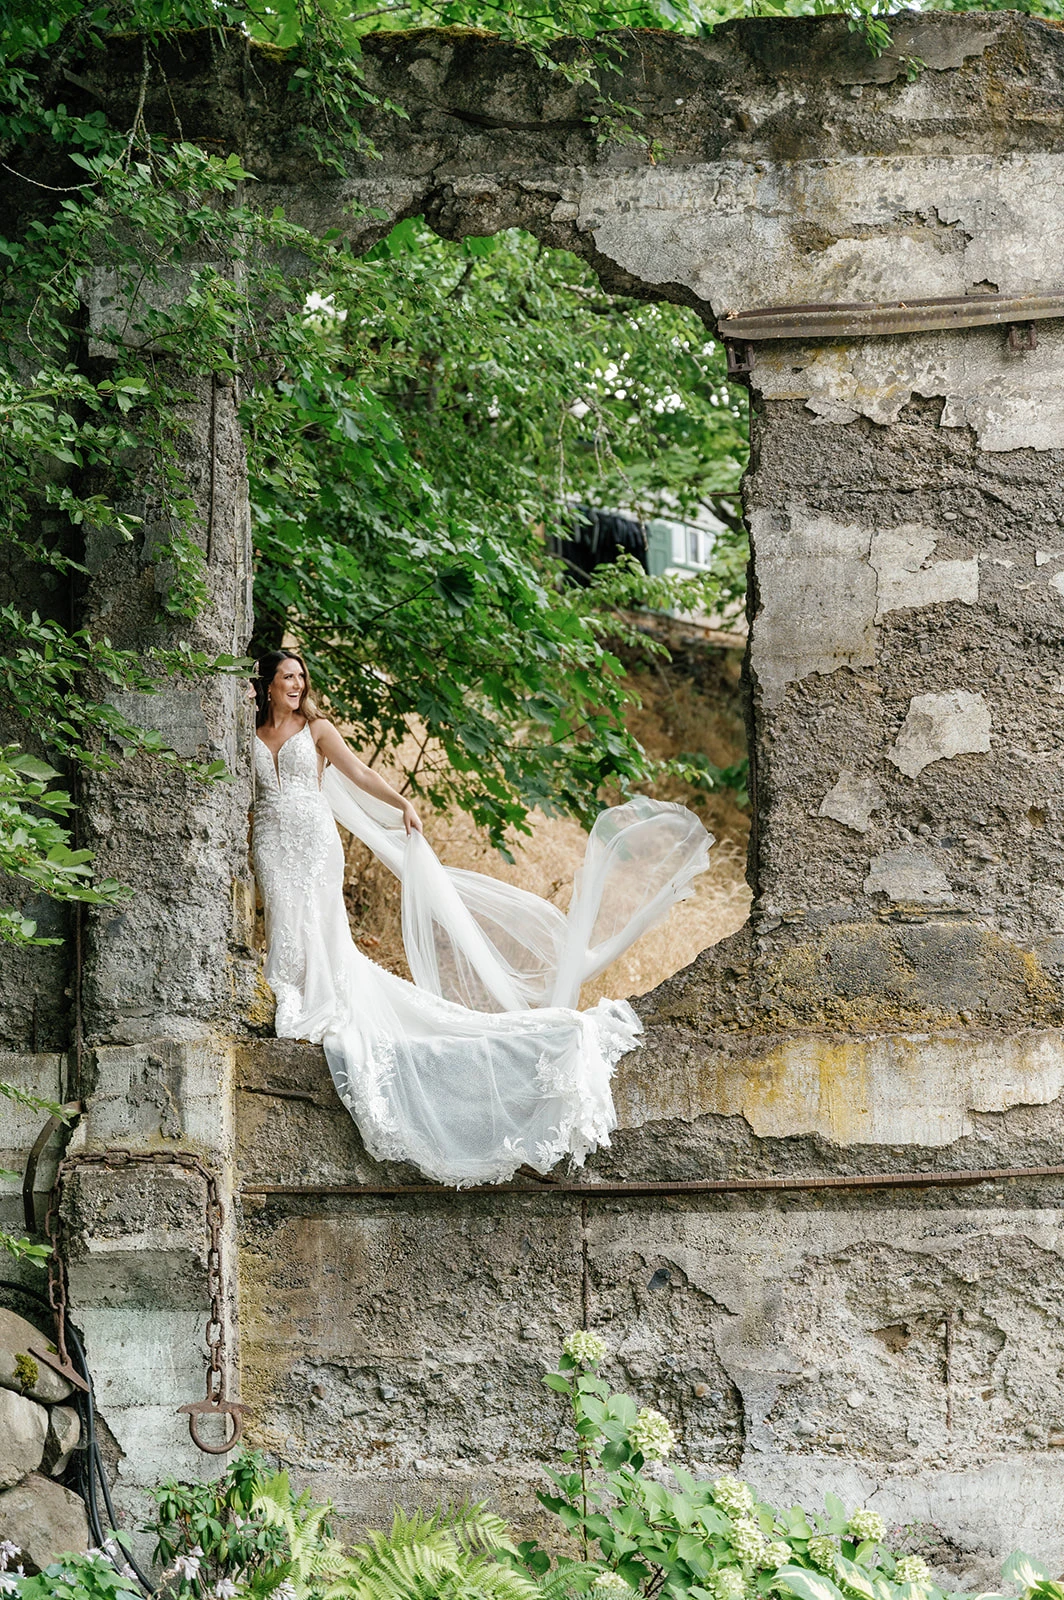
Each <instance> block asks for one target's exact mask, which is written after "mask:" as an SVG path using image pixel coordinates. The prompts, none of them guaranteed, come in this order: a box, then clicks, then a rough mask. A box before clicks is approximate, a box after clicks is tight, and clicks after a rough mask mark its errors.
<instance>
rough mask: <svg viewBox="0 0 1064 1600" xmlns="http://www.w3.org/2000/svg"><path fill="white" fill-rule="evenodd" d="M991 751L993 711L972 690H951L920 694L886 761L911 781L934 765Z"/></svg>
mask: <svg viewBox="0 0 1064 1600" xmlns="http://www.w3.org/2000/svg"><path fill="white" fill-rule="evenodd" d="M989 749H990V707H989V706H988V705H987V703H986V701H985V700H984V699H983V697H982V695H981V694H975V693H973V692H972V691H971V690H970V689H948V690H947V691H946V692H945V694H918V695H914V696H913V698H912V699H911V700H910V701H909V711H908V715H907V716H906V718H905V721H904V722H903V723H902V725H901V728H900V730H899V732H898V737H897V739H896V740H895V741H894V744H893V745H892V746H891V748H890V749H889V750H888V751H887V760H888V761H892V762H893V763H894V765H895V766H896V767H897V768H898V769H899V771H901V772H904V773H905V774H906V776H907V777H909V778H916V777H918V776H919V775H920V773H921V772H923V770H924V768H925V767H928V766H930V765H931V763H932V761H943V760H949V759H951V758H952V757H953V756H960V755H968V754H972V753H980V754H985V752H986V751H988V750H989Z"/></svg>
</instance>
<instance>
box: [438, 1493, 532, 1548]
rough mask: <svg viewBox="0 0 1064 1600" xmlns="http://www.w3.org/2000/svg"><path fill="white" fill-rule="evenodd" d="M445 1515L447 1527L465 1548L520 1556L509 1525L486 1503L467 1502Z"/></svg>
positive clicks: (481, 1501) (480, 1501)
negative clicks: (500, 1551)
mask: <svg viewBox="0 0 1064 1600" xmlns="http://www.w3.org/2000/svg"><path fill="white" fill-rule="evenodd" d="M446 1515H447V1526H448V1528H449V1530H450V1532H451V1533H452V1534H453V1535H454V1537H455V1539H456V1540H457V1541H458V1543H459V1544H460V1545H461V1546H462V1547H463V1549H466V1550H482V1551H486V1552H488V1553H489V1554H490V1553H492V1552H495V1551H498V1550H505V1551H506V1552H507V1553H508V1554H510V1555H516V1554H517V1547H516V1545H515V1544H514V1542H513V1540H512V1539H511V1537H510V1528H509V1525H508V1524H507V1523H506V1522H505V1521H504V1520H503V1518H502V1517H500V1516H498V1515H497V1514H496V1513H495V1512H494V1511H489V1510H488V1507H487V1503H486V1502H485V1501H483V1500H479V1501H476V1502H475V1503H474V1504H470V1503H469V1502H468V1501H465V1502H463V1503H462V1504H461V1505H460V1506H455V1507H453V1508H451V1509H449V1510H448V1512H447V1513H446Z"/></svg>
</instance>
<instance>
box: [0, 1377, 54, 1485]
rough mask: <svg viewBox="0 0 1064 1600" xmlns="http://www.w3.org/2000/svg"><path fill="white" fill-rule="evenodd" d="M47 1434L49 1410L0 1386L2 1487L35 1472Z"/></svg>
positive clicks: (41, 1456) (0, 1482) (0, 1478)
mask: <svg viewBox="0 0 1064 1600" xmlns="http://www.w3.org/2000/svg"><path fill="white" fill-rule="evenodd" d="M47 1437H48V1412H47V1411H46V1410H45V1408H44V1406H39V1405H38V1404H37V1402H36V1401H35V1400H27V1399H26V1397H25V1396H24V1395H21V1394H15V1393H14V1392H13V1391H12V1390H11V1389H0V1489H6V1488H8V1486H9V1485H10V1484H13V1483H18V1481H19V1479H20V1478H24V1477H25V1476H26V1474H27V1473H28V1472H36V1470H37V1468H38V1467H39V1466H40V1464H41V1460H42V1458H43V1456H44V1441H45V1440H46V1439H47Z"/></svg>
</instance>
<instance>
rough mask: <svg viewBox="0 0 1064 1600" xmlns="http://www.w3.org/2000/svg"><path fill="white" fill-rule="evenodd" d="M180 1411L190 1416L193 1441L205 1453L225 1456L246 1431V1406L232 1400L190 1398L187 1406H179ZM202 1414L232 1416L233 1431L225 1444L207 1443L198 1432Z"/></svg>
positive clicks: (190, 1430)
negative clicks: (198, 1423)
mask: <svg viewBox="0 0 1064 1600" xmlns="http://www.w3.org/2000/svg"><path fill="white" fill-rule="evenodd" d="M177 1409H178V1411H179V1412H184V1413H186V1414H187V1416H188V1431H189V1433H190V1434H191V1435H192V1443H193V1444H194V1445H196V1446H197V1448H198V1449H200V1450H202V1451H203V1452H204V1454H205V1455H209V1456H224V1455H227V1454H228V1452H229V1451H230V1450H232V1449H233V1447H234V1446H235V1445H236V1444H238V1443H239V1441H240V1435H241V1434H242V1433H243V1431H244V1407H243V1406H239V1405H236V1404H235V1402H234V1401H232V1400H190V1401H189V1403H188V1405H186V1406H178V1408H177ZM201 1416H208V1417H219V1416H225V1417H231V1418H232V1425H233V1431H232V1433H231V1434H229V1435H228V1437H227V1438H226V1440H225V1443H224V1444H206V1443H205V1442H204V1441H203V1440H202V1439H201V1438H200V1436H199V1433H198V1432H197V1422H198V1420H199V1418H200V1417H201Z"/></svg>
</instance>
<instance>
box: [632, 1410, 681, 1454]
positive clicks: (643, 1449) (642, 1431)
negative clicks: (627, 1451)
mask: <svg viewBox="0 0 1064 1600" xmlns="http://www.w3.org/2000/svg"><path fill="white" fill-rule="evenodd" d="M628 1443H629V1444H630V1445H631V1447H632V1449H633V1450H638V1451H639V1454H640V1455H641V1456H644V1457H645V1458H646V1460H647V1461H664V1460H665V1457H666V1456H668V1455H670V1454H671V1453H672V1451H673V1450H674V1449H675V1448H676V1435H675V1434H674V1433H673V1431H672V1428H671V1427H670V1426H669V1419H668V1417H663V1416H662V1414H661V1412H660V1411H655V1410H654V1409H653V1408H652V1407H651V1406H644V1407H643V1409H642V1411H640V1412H639V1413H638V1415H637V1416H636V1419H635V1421H634V1422H633V1423H632V1425H631V1427H630V1428H629V1429H628Z"/></svg>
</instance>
